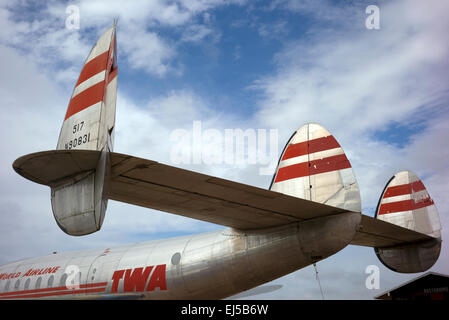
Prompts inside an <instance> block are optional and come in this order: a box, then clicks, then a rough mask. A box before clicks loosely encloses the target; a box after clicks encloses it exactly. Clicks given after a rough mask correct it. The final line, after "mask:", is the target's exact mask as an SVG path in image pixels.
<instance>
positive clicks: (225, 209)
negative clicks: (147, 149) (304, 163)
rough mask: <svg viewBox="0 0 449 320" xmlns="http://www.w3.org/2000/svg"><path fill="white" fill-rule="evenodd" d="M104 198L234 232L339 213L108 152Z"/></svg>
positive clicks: (289, 197)
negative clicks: (109, 165) (109, 166)
mask: <svg viewBox="0 0 449 320" xmlns="http://www.w3.org/2000/svg"><path fill="white" fill-rule="evenodd" d="M111 162H112V177H111V185H110V192H109V199H112V200H117V201H121V202H126V203H130V204H134V205H139V206H143V207H147V208H151V209H156V210H161V211H165V212H170V213H174V214H179V215H182V216H186V217H190V218H194V219H199V220H203V221H208V222H212V223H216V224H220V225H224V226H229V227H234V228H238V229H259V228H265V227H272V226H277V225H283V224H286V223H290V222H295V221H301V220H306V219H310V218H315V217H320V216H327V215H332V214H338V213H342V212H345V210H343V209H339V208H335V207H331V206H328V205H324V204H320V203H317V202H313V201H308V200H304V199H300V198H296V197H291V196H288V195H284V194H281V193H278V192H274V191H269V190H265V189H261V188H257V187H253V186H249V185H246V184H242V183H238V182H233V181H229V180H225V179H220V178H216V177H212V176H208V175H205V174H201V173H197V172H193V171H189V170H184V169H180V168H176V167H172V166H168V165H165V164H161V163H158V162H155V161H151V160H145V159H141V158H136V157H132V156H128V155H123V154H118V153H111Z"/></svg>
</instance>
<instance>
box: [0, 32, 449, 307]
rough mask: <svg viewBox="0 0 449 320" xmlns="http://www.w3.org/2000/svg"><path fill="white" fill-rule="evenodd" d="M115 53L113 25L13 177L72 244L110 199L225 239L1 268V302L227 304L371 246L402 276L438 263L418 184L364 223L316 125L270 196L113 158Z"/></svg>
mask: <svg viewBox="0 0 449 320" xmlns="http://www.w3.org/2000/svg"><path fill="white" fill-rule="evenodd" d="M116 46H117V43H116V24H115V23H114V25H113V26H112V27H110V28H109V29H108V30H107V31H106V32H105V33H104V34H103V35H101V37H100V38H99V40H98V42H97V43H96V44H95V46H94V47H93V49H92V50H91V52H90V54H89V56H88V57H87V60H86V62H85V64H84V66H83V68H82V70H81V74H80V76H79V78H78V81H77V83H76V85H75V88H74V90H73V93H72V97H71V100H70V103H69V106H68V109H67V113H66V115H65V119H64V123H63V125H62V129H61V133H60V136H59V140H58V144H57V148H56V150H52V151H44V152H37V153H33V154H28V155H25V156H23V157H21V158H19V159H17V160H16V161H15V162H14V164H13V167H14V170H15V171H16V172H17V173H18V174H20V175H22V176H23V177H25V178H27V179H29V180H31V181H34V182H37V183H40V184H43V185H47V186H49V187H50V188H51V204H52V209H53V215H54V217H55V219H56V222H57V224H58V225H59V227H60V228H61V229H62V230H63V231H64V232H66V233H67V234H69V235H74V236H82V235H86V234H89V233H93V232H96V231H98V230H100V228H101V225H102V222H103V219H104V217H105V213H106V207H107V202H108V199H112V200H116V201H122V202H126V203H130V204H134V205H138V206H143V207H147V208H151V209H156V210H161V211H166V212H169V213H172V214H178V215H182V216H186V217H190V218H195V219H199V220H203V221H208V222H212V223H215V224H220V225H223V226H226V227H227V228H224V229H222V230H219V231H215V232H209V233H205V234H197V235H191V236H184V237H179V238H173V239H164V240H158V241H149V242H144V243H139V244H132V245H124V246H119V247H115V248H101V249H98V250H85V251H78V252H70V253H58V254H53V255H49V256H45V257H39V258H32V259H26V260H21V261H17V262H13V263H9V264H6V265H3V266H0V299H38V298H47V299H48V298H50V299H51V298H58V299H60V298H68V299H75V298H76V299H78V298H83V299H99V298H136V299H138V298H142V299H222V298H226V297H229V296H232V295H235V294H237V293H240V292H243V291H245V290H248V289H251V288H254V287H257V286H259V285H261V284H263V283H266V282H268V281H271V280H273V279H276V278H278V277H282V276H284V275H286V274H288V273H291V272H293V271H295V270H298V269H301V268H304V267H306V266H308V265H310V264H313V263H316V262H318V261H320V260H323V259H326V258H327V257H329V256H331V255H333V254H335V253H337V252H338V251H340V250H342V249H343V248H345V247H346V246H347V245H358V246H368V247H373V248H374V250H375V253H376V255H377V256H378V258H379V259H380V261H381V262H382V263H383V264H384V265H385V266H387V267H388V268H390V269H391V270H394V271H396V272H402V273H414V272H422V271H425V270H427V269H429V268H430V267H431V266H432V265H433V264H434V263H435V262H436V260H437V259H438V257H439V254H440V248H441V233H440V230H441V225H440V221H439V216H438V213H437V209H436V207H435V204H434V202H433V200H432V199H431V198H430V196H429V194H428V192H427V191H426V188H425V187H424V185H423V183H422V182H421V181H420V180H419V178H418V177H417V176H416V175H415V174H413V173H412V172H409V171H403V172H399V173H397V174H396V175H395V176H394V177H392V178H391V180H390V181H389V182H388V184H387V186H386V187H385V190H384V191H383V193H382V196H381V198H380V201H379V204H378V207H377V212H376V217H375V218H371V217H369V216H366V215H363V214H361V202H360V192H359V187H358V184H357V181H356V179H355V176H354V173H353V170H352V168H351V164H350V162H349V161H348V159H347V158H346V155H345V153H344V152H343V149H342V148H341V146H340V145H339V143H338V142H337V140H336V139H335V138H334V137H333V136H332V135H331V134H330V133H329V132H328V131H327V130H326V129H324V128H323V127H321V126H320V125H318V124H314V123H309V124H305V125H304V126H302V127H301V128H300V129H298V130H297V131H296V132H294V134H293V135H292V136H291V138H290V140H289V141H288V143H287V145H286V146H285V148H284V150H283V152H282V155H281V158H280V160H279V163H278V166H277V169H276V172H275V174H274V177H273V180H272V182H271V186H270V188H269V190H264V189H260V188H256V187H252V186H249V185H245V184H241V183H236V182H232V181H228V180H225V179H220V178H216V177H212V176H208V175H204V174H200V173H196V172H192V171H188V170H183V169H179V168H175V167H172V166H168V165H164V164H161V163H158V162H155V161H151V160H145V159H140V158H136V157H133V156H130V155H124V154H119V153H114V152H113V151H112V147H113V137H114V124H115V108H116V95H117V59H116V58H117V49H116ZM74 268H75V269H74ZM74 270H75V271H76V272H75V271H74Z"/></svg>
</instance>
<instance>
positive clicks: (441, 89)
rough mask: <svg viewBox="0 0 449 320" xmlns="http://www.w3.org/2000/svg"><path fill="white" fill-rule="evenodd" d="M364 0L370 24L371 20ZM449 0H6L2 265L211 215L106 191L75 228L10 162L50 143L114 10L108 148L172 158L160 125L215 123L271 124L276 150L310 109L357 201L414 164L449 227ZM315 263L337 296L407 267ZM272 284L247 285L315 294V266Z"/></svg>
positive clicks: (226, 169)
mask: <svg viewBox="0 0 449 320" xmlns="http://www.w3.org/2000/svg"><path fill="white" fill-rule="evenodd" d="M373 4H374V5H378V6H379V8H380V29H379V30H368V29H367V28H366V27H365V19H366V17H367V14H366V13H365V8H366V7H367V6H368V5H373ZM68 5H76V6H77V7H78V8H79V9H80V28H79V29H76V30H69V29H67V28H66V27H65V22H66V19H67V17H68V16H69V15H68V14H67V13H66V8H67V6H68ZM447 9H449V7H448V3H447V1H444V0H441V1H437V0H432V1H428V2H426V3H424V2H422V1H417V0H416V1H401V0H395V1H369V0H368V1H325V0H319V1H311V0H306V1H299V0H267V1H247V0H229V1H219V0H173V1H160V0H153V1H135V2H132V3H127V4H126V5H124V4H123V2H122V1H96V2H95V3H93V2H91V1H84V0H80V1H68V2H64V1H47V2H42V3H39V4H38V5H36V4H34V2H32V1H14V2H11V1H4V0H0V57H1V59H0V64H1V65H0V66H1V70H2V73H1V75H0V108H1V109H0V110H1V115H2V120H3V123H4V125H3V126H1V129H0V130H1V135H2V137H3V139H2V140H1V146H2V150H4V153H3V155H2V158H1V161H0V164H1V168H0V177H1V181H2V183H1V185H0V188H1V189H0V190H1V192H0V208H2V209H0V210H1V212H0V213H1V216H0V217H1V221H2V223H1V224H0V240H2V241H0V263H6V262H9V261H13V260H17V259H21V258H25V257H30V256H36V255H46V254H48V253H49V252H52V251H67V250H77V249H83V248H93V247H110V246H113V245H119V244H124V243H129V242H138V241H145V240H151V239H158V238H166V237H172V236H177V235H185V234H192V233H199V232H205V231H210V230H215V229H218V228H221V227H220V226H216V225H212V224H208V223H205V222H199V221H195V220H192V219H188V218H184V217H178V216H174V215H170V214H166V213H161V212H156V211H152V210H148V209H145V208H139V207H135V206H130V205H126V204H122V203H117V202H113V201H111V202H110V203H109V207H108V212H107V215H106V218H105V222H104V224H103V227H102V230H101V231H100V232H97V233H95V234H93V235H89V236H86V237H81V238H73V237H69V236H67V235H65V234H64V233H63V232H62V231H60V230H59V228H58V227H57V225H56V223H55V222H54V220H53V216H52V213H51V206H50V199H49V197H50V196H49V190H48V189H47V188H45V187H42V186H39V185H34V184H32V183H30V182H28V181H26V180H24V179H23V178H21V177H19V176H18V175H16V174H15V173H14V172H13V170H12V168H11V164H12V162H13V161H14V160H15V159H16V158H17V157H19V156H21V155H23V154H27V153H31V152H35V151H41V150H49V149H54V148H55V145H56V142H57V137H58V134H59V130H60V126H61V124H62V119H63V117H64V114H65V111H66V108H67V104H68V101H69V97H70V95H71V92H72V90H73V86H74V84H75V82H76V79H77V77H78V75H79V72H80V70H81V68H82V65H83V63H84V60H85V59H86V57H87V54H88V53H89V50H90V48H91V47H92V45H93V44H94V43H95V41H96V39H97V37H98V36H99V35H100V34H101V33H102V32H104V30H106V28H107V27H108V26H110V25H111V24H112V21H113V19H114V18H118V19H119V22H118V29H117V41H118V65H119V76H118V88H119V89H118V99H117V122H116V129H117V131H116V141H115V151H117V152H121V153H128V154H132V155H135V156H140V157H144V158H147V159H152V160H156V161H160V162H163V163H167V164H172V165H173V163H172V162H171V159H170V151H171V149H172V148H173V145H172V143H171V141H170V139H169V137H170V135H171V134H172V133H173V131H174V130H176V129H179V128H181V129H185V130H190V131H191V130H192V125H193V122H194V121H201V123H202V126H203V128H210V129H216V130H219V131H220V132H224V130H226V129H229V128H231V129H232V128H243V129H248V128H249V129H254V130H257V129H277V130H278V138H279V139H278V146H277V148H278V152H281V151H282V149H283V147H284V144H285V143H286V142H287V140H288V138H289V137H290V136H291V134H292V132H293V131H294V130H296V129H298V128H299V127H300V126H302V125H303V124H304V123H306V122H318V123H320V124H322V125H323V126H324V127H326V128H327V129H328V130H329V131H330V132H331V133H333V134H334V136H335V137H336V138H337V139H338V141H339V142H340V144H341V145H342V147H343V148H344V150H345V152H346V153H347V155H348V158H349V159H350V161H351V164H352V166H353V168H354V171H355V174H356V177H357V179H358V182H359V185H360V189H361V195H362V206H363V211H364V213H366V214H371V215H372V214H373V213H374V208H375V206H376V204H377V200H378V197H379V195H380V193H381V192H382V190H383V187H384V184H385V183H386V182H387V181H388V179H389V178H390V177H391V176H392V175H393V174H394V173H395V172H397V171H400V170H404V169H408V170H412V171H414V172H415V173H417V174H418V176H420V177H421V179H423V180H424V183H425V185H426V186H427V189H428V190H429V192H430V194H431V196H432V197H433V198H434V200H435V203H436V205H437V207H438V209H439V212H440V216H441V220H442V224H443V239H444V238H445V236H446V238H447V235H448V234H447V228H446V229H445V226H447V225H448V222H449V220H448V213H447V211H448V209H449V202H448V200H447V196H446V194H447V192H448V186H447V181H448V180H449V161H448V160H449V151H448V148H447V139H446V136H447V135H448V134H449V127H448V126H449V125H448V123H449V122H448V121H447V119H448V113H449V108H448V96H449V84H448V82H447V72H448V70H449V62H448V61H449V59H448V56H449V43H448V38H447V36H446V32H447V30H448V29H449V22H448V21H447V19H446V16H445V13H446V12H447ZM218 147H219V146H216V145H213V144H212V145H206V146H204V148H209V149H211V150H216V148H218ZM273 160H274V161H275V162H277V160H278V155H274V156H273ZM180 166H182V167H184V168H187V169H190V170H195V171H199V172H202V173H206V174H210V175H214V176H220V177H223V178H226V179H230V180H236V181H239V182H243V183H246V184H250V185H255V186H258V187H262V188H268V186H269V184H270V181H271V176H270V175H260V174H259V166H258V165H252V164H249V163H244V164H243V165H240V166H236V165H205V164H197V165H195V164H190V165H189V164H181V165H180ZM124 217H126V219H124ZM31 235H32V241H29V240H30V237H31ZM448 257H449V255H448V252H447V246H446V245H445V244H444V242H443V252H442V255H441V257H440V259H439V261H438V262H437V264H436V265H435V266H434V267H433V269H432V270H434V271H437V272H443V273H444V272H447V270H449V258H448ZM370 264H375V265H378V266H379V267H380V268H381V276H382V279H381V288H380V289H379V290H374V291H371V290H367V289H366V288H365V285H364V281H365V278H366V274H365V273H364V271H365V267H366V266H367V265H370ZM318 268H319V271H320V276H321V280H322V286H323V290H324V293H325V297H326V298H333V299H340V298H342V299H360V298H363V299H370V298H372V297H373V296H375V295H377V294H379V293H381V292H383V291H385V290H387V289H389V288H391V287H394V286H396V285H398V284H400V283H402V282H404V281H406V280H409V279H410V278H413V277H414V276H417V275H400V274H396V273H393V272H391V271H390V270H388V269H386V268H384V267H383V266H382V265H381V263H380V262H378V261H377V258H376V257H375V254H374V252H373V250H372V249H370V248H361V247H354V246H350V247H348V248H346V249H344V250H343V251H342V252H340V253H338V254H337V255H335V256H332V257H330V258H329V259H327V260H325V261H323V262H320V263H319V264H318ZM445 270H446V271H445ZM292 281H293V282H295V283H298V285H297V286H296V285H295V286H291V283H292ZM273 283H274V284H281V285H283V287H282V289H280V290H277V291H274V292H271V293H267V294H264V295H259V296H254V298H271V299H320V298H321V295H320V292H319V288H318V285H317V283H316V281H315V274H314V270H313V268H312V267H308V268H305V269H302V270H299V271H297V272H295V273H292V274H290V275H288V276H286V277H284V278H281V279H278V280H275V281H274V282H273ZM342 288H345V289H342Z"/></svg>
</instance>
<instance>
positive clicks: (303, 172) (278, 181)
mask: <svg viewBox="0 0 449 320" xmlns="http://www.w3.org/2000/svg"><path fill="white" fill-rule="evenodd" d="M270 190H273V191H277V192H280V193H284V194H288V195H290V196H293V197H298V198H302V199H307V200H312V201H315V202H320V203H324V204H327V205H330V206H334V207H338V208H343V209H347V210H348V211H353V212H361V201H360V192H359V186H358V184H357V181H356V179H355V175H354V172H353V170H352V167H351V164H350V162H349V160H348V159H347V158H346V155H345V153H344V152H343V149H342V148H341V146H340V144H339V143H338V142H337V140H336V139H335V138H334V137H333V136H332V135H331V134H330V133H329V131H327V130H326V129H325V128H323V127H322V126H320V125H319V124H316V123H308V124H305V125H304V126H302V127H301V128H299V129H298V130H297V131H296V132H295V133H294V134H293V135H292V137H291V138H290V140H289V141H288V143H287V145H286V146H285V148H284V151H283V153H282V155H281V158H280V160H279V164H278V167H277V170H276V173H275V175H274V176H273V180H272V182H271V186H270Z"/></svg>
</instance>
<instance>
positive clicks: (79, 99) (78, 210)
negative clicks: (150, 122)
mask: <svg viewBox="0 0 449 320" xmlns="http://www.w3.org/2000/svg"><path fill="white" fill-rule="evenodd" d="M116 97H117V49H116V23H114V25H113V26H112V27H110V28H109V29H108V30H107V31H106V32H105V33H103V34H102V35H101V36H100V38H99V40H98V41H97V43H96V44H95V46H94V47H93V48H92V50H91V52H90V53H89V55H88V57H87V59H86V62H85V64H84V66H83V69H82V70H81V74H80V76H79V78H78V81H77V83H76V85H75V88H74V90H73V93H72V96H71V99H70V102H69V106H68V108H67V112H66V114H65V118H64V123H63V125H62V128H61V132H60V135H59V140H58V144H57V147H56V149H58V150H61V149H78V150H96V151H99V152H100V155H99V159H98V163H97V165H96V167H95V169H93V170H90V171H88V172H86V173H85V174H84V175H83V176H82V177H78V178H77V179H75V180H72V179H70V180H69V181H62V183H61V184H60V185H58V186H53V187H52V188H51V202H52V209H53V215H54V217H55V219H56V222H57V223H58V225H59V227H60V228H61V229H62V230H63V231H64V232H66V233H67V234H70V235H85V234H89V233H92V232H95V231H98V230H100V228H101V225H102V223H103V219H104V215H105V212H106V207H107V199H108V197H107V194H108V188H109V175H110V167H111V165H110V156H109V152H111V151H112V150H113V140H114V125H115V107H116Z"/></svg>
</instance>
